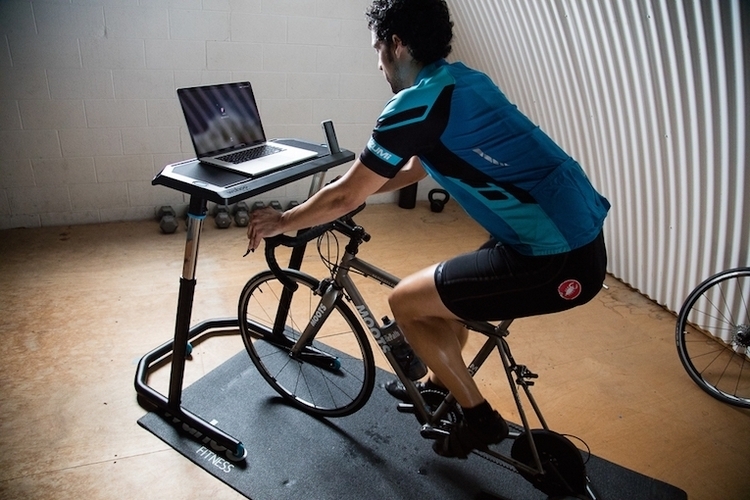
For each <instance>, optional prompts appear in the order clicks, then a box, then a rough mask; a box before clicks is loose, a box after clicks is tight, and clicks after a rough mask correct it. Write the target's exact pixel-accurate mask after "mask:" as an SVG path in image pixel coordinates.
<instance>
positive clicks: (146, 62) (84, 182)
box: [0, 0, 393, 229]
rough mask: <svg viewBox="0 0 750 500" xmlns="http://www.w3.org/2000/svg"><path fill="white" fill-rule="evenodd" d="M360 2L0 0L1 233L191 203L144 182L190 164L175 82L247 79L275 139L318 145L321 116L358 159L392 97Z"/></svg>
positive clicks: (287, 194)
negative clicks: (175, 164) (175, 165)
mask: <svg viewBox="0 0 750 500" xmlns="http://www.w3.org/2000/svg"><path fill="white" fill-rule="evenodd" d="M368 4H369V0H179V1H177V0H173V1H169V0H61V1H57V2H55V1H51V0H50V1H42V0H2V1H0V229H7V228H15V227H40V226H60V225H72V224H86V223H98V222H107V221H121V220H137V219H147V218H151V217H153V216H154V211H155V207H157V206H159V205H162V204H171V205H173V206H176V207H184V206H186V204H187V202H188V199H187V197H186V196H185V195H183V194H181V193H179V192H176V191H173V190H170V189H166V188H163V187H155V186H152V185H151V179H152V178H153V177H154V175H155V174H156V173H158V172H159V171H160V170H161V169H162V168H163V167H164V166H165V165H167V164H169V163H173V162H176V161H180V160H184V159H188V158H192V157H193V156H194V153H193V149H192V145H191V143H190V139H189V137H188V135H187V131H186V128H185V122H184V119H183V117H182V114H181V111H180V109H179V105H178V103H177V99H176V94H175V89H176V88H177V87H181V86H190V85H198V84H209V83H218V82H224V81H237V80H245V79H247V80H250V81H251V82H252V83H253V85H254V88H255V92H256V96H257V98H258V101H259V106H260V110H261V114H262V117H263V119H264V124H265V127H266V133H267V135H268V136H269V137H297V138H302V139H307V140H314V141H321V142H322V141H323V135H322V132H321V130H320V122H321V121H322V120H324V119H332V120H333V121H334V123H335V125H336V129H337V132H338V135H339V142H340V143H341V145H342V146H343V147H345V148H347V149H350V150H352V151H354V152H357V153H358V152H359V151H360V149H361V148H362V146H363V145H364V144H365V142H366V140H367V137H368V135H369V133H370V131H371V129H372V126H373V124H374V122H375V119H376V118H377V116H378V114H379V113H380V111H381V109H382V107H383V105H384V103H385V102H386V101H387V100H388V99H389V98H390V97H391V93H390V89H389V87H388V85H387V84H386V83H385V81H384V80H383V77H382V75H381V73H380V72H379V71H378V69H377V58H376V54H375V52H374V51H373V49H372V48H371V46H370V43H371V41H370V33H369V31H368V29H367V25H366V21H365V19H364V15H363V12H364V10H365V8H366V6H367V5H368ZM343 168H345V167H340V169H343ZM333 174H335V172H334V173H332V175H333ZM308 188H309V182H307V181H300V182H298V183H296V184H293V185H289V186H286V187H284V188H281V189H278V190H276V191H275V192H271V193H268V194H267V195H265V196H264V197H262V198H260V199H261V200H263V201H266V202H267V201H270V200H271V199H275V200H279V201H281V202H282V203H283V204H286V203H287V202H288V201H290V200H293V199H294V200H300V201H301V200H304V199H305V198H306V197H307V193H308ZM379 199H380V200H381V201H384V200H391V199H393V196H390V197H388V196H381V197H380V198H379ZM250 201H254V200H250ZM375 201H378V200H375Z"/></svg>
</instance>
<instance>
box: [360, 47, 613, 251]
mask: <svg viewBox="0 0 750 500" xmlns="http://www.w3.org/2000/svg"><path fill="white" fill-rule="evenodd" d="M413 156H417V157H419V159H420V160H421V161H422V164H423V165H424V168H425V170H426V171H427V173H428V174H429V175H430V176H431V177H432V178H434V179H435V180H436V181H437V183H438V184H440V185H441V186H442V187H443V188H444V189H445V190H446V191H448V193H450V195H451V197H452V198H453V199H455V200H456V201H457V202H458V203H459V204H460V205H461V206H462V207H463V209H464V210H465V211H466V212H467V213H468V214H469V215H470V216H471V217H472V218H474V219H475V220H476V221H477V222H478V223H479V224H480V225H481V226H482V227H484V228H485V229H486V230H487V231H488V232H489V233H490V234H491V235H492V236H493V237H494V238H495V239H497V240H498V241H499V242H501V243H503V244H505V245H509V246H511V247H512V248H514V249H515V250H517V251H518V252H520V253H522V254H525V255H552V254H558V253H563V252H568V251H570V250H573V249H576V248H579V247H581V246H583V245H585V244H587V243H590V242H591V241H593V240H594V238H596V237H597V236H598V234H599V233H600V232H601V229H602V224H603V222H604V218H605V217H606V215H607V211H608V210H609V207H610V204H609V202H608V201H607V200H606V198H604V197H603V196H601V195H600V194H599V193H598V192H597V191H596V190H595V189H594V187H593V186H592V185H591V183H590V182H589V179H588V178H587V176H586V174H585V173H584V171H583V169H582V168H581V167H580V165H579V164H578V162H576V161H575V160H574V159H573V158H571V157H570V156H569V155H568V154H566V153H565V152H564V151H563V150H562V149H561V148H560V147H559V146H558V145H557V144H556V143H555V142H554V141H553V140H552V139H551V138H550V137H549V136H548V135H547V134H545V133H544V132H543V131H542V130H541V129H540V128H539V127H538V126H537V125H535V124H534V123H532V122H531V120H529V119H528V118H527V117H526V116H525V115H524V114H523V113H521V112H520V111H519V110H518V108H517V107H516V106H515V105H513V104H512V103H511V102H510V101H508V99H507V98H506V97H505V95H504V94H503V93H502V91H500V89H499V88H498V87H497V86H496V85H495V84H494V83H493V82H492V81H491V80H490V78H489V77H488V76H487V75H485V74H483V73H481V72H479V71H476V70H473V69H470V68H468V67H467V66H465V65H464V64H462V63H458V62H457V63H451V64H449V63H448V62H446V61H445V60H440V61H437V62H435V63H433V64H430V65H428V66H426V67H425V68H423V69H422V71H421V72H420V73H419V75H418V77H417V80H416V82H415V84H414V85H413V86H412V87H409V88H407V89H404V90H402V91H401V92H399V93H398V94H396V95H395V96H394V97H393V98H392V99H391V100H390V101H389V102H388V104H387V105H386V107H385V109H384V110H383V112H382V113H381V115H380V117H379V118H378V121H377V124H376V126H375V129H374V130H373V133H372V137H371V138H370V140H369V142H368V143H367V146H366V147H365V149H364V150H363V152H362V153H361V154H360V160H361V161H362V163H363V164H364V165H365V166H366V167H368V168H369V169H371V170H373V171H374V172H376V173H377V174H379V175H382V176H384V177H388V178H391V177H394V176H395V175H396V173H397V172H398V171H399V170H400V169H401V168H402V167H403V166H404V165H405V164H406V162H407V161H409V159H410V158H411V157H413Z"/></svg>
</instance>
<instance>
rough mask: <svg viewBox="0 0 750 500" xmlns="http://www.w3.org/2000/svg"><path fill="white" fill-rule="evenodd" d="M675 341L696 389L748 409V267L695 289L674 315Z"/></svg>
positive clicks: (721, 275) (749, 364)
mask: <svg viewBox="0 0 750 500" xmlns="http://www.w3.org/2000/svg"><path fill="white" fill-rule="evenodd" d="M675 341H676V343H677V352H678V353H679V356H680V361H682V365H683V366H684V367H685V370H687V372H688V374H689V375H690V378H692V379H693V381H694V382H695V383H696V384H698V386H699V387H700V388H701V389H703V390H704V391H706V392H707V393H708V394H710V395H711V396H713V397H714V398H716V399H718V400H719V401H722V402H724V403H729V404H731V405H734V406H738V407H740V408H750V267H738V268H735V269H727V270H725V271H721V272H719V273H717V274H715V275H713V276H711V277H710V278H708V279H706V280H705V281H703V282H702V283H701V284H700V285H698V286H697V287H696V288H695V290H693V291H692V292H691V293H690V295H688V297H687V299H685V302H684V304H683V305H682V308H681V309H680V313H679V315H678V316H677V327H676V329H675Z"/></svg>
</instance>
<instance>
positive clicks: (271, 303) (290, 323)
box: [239, 269, 375, 417]
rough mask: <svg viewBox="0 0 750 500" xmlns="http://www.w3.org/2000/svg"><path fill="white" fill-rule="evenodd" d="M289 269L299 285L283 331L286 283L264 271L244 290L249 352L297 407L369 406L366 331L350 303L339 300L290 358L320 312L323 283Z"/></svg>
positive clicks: (336, 409) (371, 380)
mask: <svg viewBox="0 0 750 500" xmlns="http://www.w3.org/2000/svg"><path fill="white" fill-rule="evenodd" d="M284 273H285V275H286V276H287V277H289V278H291V279H292V280H293V281H294V282H295V283H297V284H298V285H299V286H298V288H297V291H295V292H293V293H292V294H291V297H292V298H291V302H290V306H289V312H288V314H286V315H285V319H284V322H283V330H284V331H283V332H274V322H275V318H276V315H277V311H278V309H279V304H280V299H281V296H282V292H283V290H284V285H283V284H282V283H281V282H279V280H278V279H277V278H276V277H275V276H274V275H273V274H272V273H271V272H270V271H265V272H262V273H260V274H258V275H256V276H254V277H253V278H251V279H250V280H249V281H248V282H247V284H246V285H245V287H244V289H243V290H242V293H241V295H240V301H239V325H240V333H241V336H242V340H243V342H244V344H245V348H246V350H247V353H248V355H249V356H250V359H251V360H252V362H253V364H254V365H255V367H256V368H257V369H258V371H259V372H260V374H261V376H262V377H263V378H264V379H265V380H266V382H268V384H269V385H270V386H271V387H273V388H274V389H275V390H276V392H277V393H278V394H279V395H281V397H282V398H284V399H285V400H286V401H288V402H289V403H291V404H292V405H293V406H295V407H296V408H299V409H301V410H303V411H305V412H307V413H309V414H312V415H315V416H320V417H343V416H346V415H351V414H352V413H354V412H356V411H357V410H359V409H360V408H362V406H364V404H365V403H366V402H367V400H368V399H369V397H370V395H371V394H372V390H373V387H374V385H375V361H374V358H373V354H372V348H371V347H370V342H369V340H368V338H367V335H366V333H365V331H364V329H363V328H362V326H361V323H360V322H359V319H358V318H357V316H355V315H354V313H353V312H352V310H351V308H349V307H348V306H347V305H346V304H345V303H344V302H343V300H341V299H339V300H338V301H337V302H336V303H335V304H334V307H333V309H332V310H331V311H330V314H329V315H328V316H327V317H325V319H324V320H323V324H322V326H321V327H320V328H321V329H320V331H319V332H318V334H317V335H316V337H315V339H313V341H312V344H311V345H309V346H308V347H306V348H305V351H304V352H303V353H302V355H301V356H300V357H294V358H293V357H291V355H290V354H289V349H288V346H291V345H293V344H294V342H296V340H297V338H299V335H300V332H301V331H302V330H304V328H305V326H306V325H307V324H308V323H309V322H310V321H311V319H312V318H313V317H314V315H315V312H316V308H317V306H318V304H319V300H320V297H319V294H317V293H316V290H318V287H319V284H320V282H319V281H318V280H317V279H315V278H313V277H312V276H309V275H307V274H304V273H301V272H299V271H294V270H289V269H286V270H284ZM287 293H291V292H287ZM277 329H280V327H277Z"/></svg>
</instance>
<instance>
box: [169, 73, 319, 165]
mask: <svg viewBox="0 0 750 500" xmlns="http://www.w3.org/2000/svg"><path fill="white" fill-rule="evenodd" d="M177 98H178V100H179V101H180V106H181V107H182V112H183V114H184V115H185V121H186V122H187V127H188V132H189V133H190V139H191V140H192V141H193V147H194V148H195V154H196V156H197V158H198V159H199V160H200V161H201V162H203V163H208V164H210V165H215V166H217V167H221V168H225V169H228V170H232V171H234V172H240V173H243V174H246V175H250V176H253V177H254V176H258V175H262V174H265V173H268V172H271V171H273V170H277V169H279V168H282V167H285V166H287V165H290V164H292V163H297V162H300V161H302V160H306V159H308V158H312V157H314V156H317V153H316V152H315V151H310V150H306V149H302V148H297V147H292V146H287V145H285V144H281V143H278V142H273V141H267V140H266V135H265V132H264V131H263V124H262V123H261V120H260V114H259V113H258V106H257V104H256V102H255V96H254V95H253V89H252V86H251V85H250V82H234V83H223V84H218V85H204V86H199V87H186V88H179V89H177Z"/></svg>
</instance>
